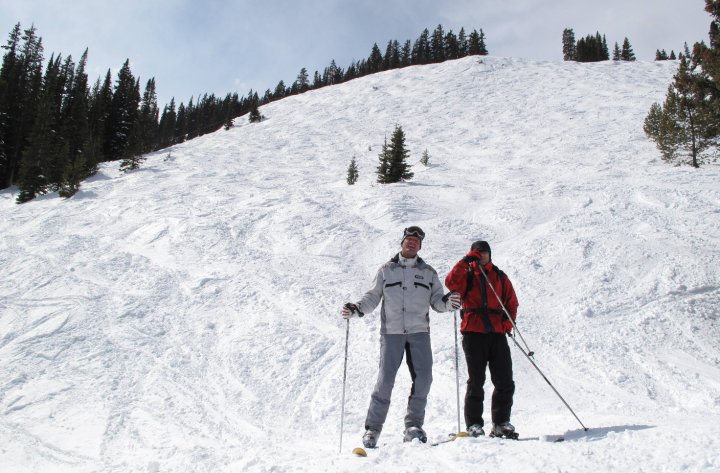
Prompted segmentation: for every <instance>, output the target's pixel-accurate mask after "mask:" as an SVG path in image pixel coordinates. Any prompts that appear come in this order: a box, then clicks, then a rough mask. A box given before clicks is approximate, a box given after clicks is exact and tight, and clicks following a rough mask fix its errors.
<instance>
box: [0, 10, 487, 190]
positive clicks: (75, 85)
mask: <svg viewBox="0 0 720 473" xmlns="http://www.w3.org/2000/svg"><path fill="white" fill-rule="evenodd" d="M2 48H3V49H4V50H5V53H4V55H3V61H2V66H0V189H3V188H7V187H9V186H12V185H17V186H18V188H19V193H18V197H17V201H18V203H22V202H26V201H28V200H30V199H33V198H34V197H35V196H37V195H41V194H44V193H47V192H54V191H57V192H59V193H60V194H61V195H62V196H65V197H69V196H71V195H73V194H74V193H75V192H77V190H78V189H79V186H80V183H81V182H82V180H83V179H85V178H87V177H89V176H91V175H92V174H94V173H95V172H96V171H97V166H98V164H99V163H102V162H107V161H120V162H121V169H123V170H131V169H135V168H137V167H138V166H139V164H140V161H141V156H142V155H143V154H145V153H148V152H151V151H156V150H159V149H163V148H166V147H168V146H172V145H174V144H177V143H181V142H184V141H186V140H190V139H193V138H195V137H197V136H201V135H203V134H205V133H210V132H213V131H216V130H218V129H219V128H221V127H222V126H223V125H224V126H225V127H226V128H229V127H230V126H232V121H233V119H234V118H235V117H238V116H242V115H244V114H246V113H250V114H251V115H250V116H251V118H252V120H251V121H259V119H261V117H260V114H259V112H258V111H257V108H258V106H260V105H263V104H266V103H269V102H272V101H275V100H280V99H282V98H284V97H287V96H290V95H295V94H299V93H303V92H306V91H308V90H312V89H317V88H321V87H325V86H328V85H333V84H338V83H341V82H347V81H349V80H352V79H355V78H358V77H362V76H365V75H368V74H373V73H376V72H381V71H385V70H389V69H395V68H401V67H406V66H411V65H419V64H430V63H437V62H442V61H445V60H450V59H458V58H461V57H465V56H468V55H486V54H488V52H487V47H486V44H485V35H484V33H483V31H482V29H481V30H480V31H479V32H478V31H477V30H473V31H472V32H471V33H470V34H466V33H465V30H464V28H461V29H460V32H459V33H458V34H457V35H456V34H455V33H453V31H452V30H449V31H447V32H445V31H444V29H443V27H442V25H438V26H437V28H435V30H434V31H433V32H432V33H430V31H429V30H428V29H425V30H424V31H423V32H422V33H421V34H420V36H419V37H418V38H417V39H416V40H415V41H414V42H411V41H410V40H407V41H405V42H404V43H403V44H402V45H401V44H400V43H399V42H398V41H397V40H391V41H388V44H387V47H386V48H385V54H382V52H381V51H380V48H379V47H378V46H377V43H376V44H374V45H373V47H372V49H371V52H370V55H369V56H368V57H367V58H366V59H361V60H359V61H353V62H352V63H351V64H350V65H349V66H348V67H347V68H346V69H343V68H340V67H338V66H337V64H336V63H335V61H334V60H332V61H331V63H330V65H329V66H328V67H326V68H325V69H324V71H323V72H322V73H320V72H318V71H315V74H314V76H313V78H312V79H311V78H310V76H309V74H308V72H307V69H306V68H302V69H301V71H300V73H299V74H298V76H297V78H296V80H295V81H293V82H292V84H290V85H289V86H286V85H285V83H284V82H283V81H282V80H281V81H280V82H278V84H277V85H276V87H275V88H274V89H273V90H270V89H267V90H266V92H265V93H264V95H263V96H262V97H260V96H259V95H258V93H257V92H254V91H253V90H250V91H249V92H248V94H247V95H246V96H244V97H239V96H238V94H237V93H232V94H230V93H228V94H227V95H226V96H225V97H224V98H220V97H216V96H215V95H213V94H210V95H208V94H204V95H202V96H200V97H198V98H197V99H195V98H194V97H191V98H190V100H189V101H188V103H187V105H186V104H184V103H182V102H181V103H180V104H179V105H177V104H176V102H175V98H173V99H172V100H171V101H170V103H169V104H167V105H165V106H164V107H163V109H162V112H160V110H159V107H158V104H157V92H156V90H157V89H156V87H157V85H156V83H155V79H154V78H151V79H149V80H148V81H147V82H146V83H145V87H144V89H142V90H143V91H142V93H141V83H140V79H139V78H136V77H135V76H134V75H133V73H132V71H131V69H130V61H129V60H127V61H125V63H124V64H123V66H122V68H121V69H120V70H119V71H118V73H117V75H116V77H115V80H114V81H113V77H112V74H111V72H110V70H108V71H107V74H106V75H105V77H104V78H98V79H97V80H96V81H95V83H94V85H93V86H92V87H90V85H89V82H88V80H89V79H88V75H87V73H86V72H85V67H86V64H87V57H88V51H87V50H85V52H84V53H83V55H82V57H81V58H80V60H79V61H78V62H77V63H75V62H74V60H73V58H72V56H68V57H66V58H63V57H62V54H55V53H53V54H52V56H51V58H50V60H49V61H48V62H47V64H46V65H45V67H44V70H43V61H44V58H43V46H42V38H40V37H39V36H38V35H37V31H36V29H35V28H34V26H33V27H30V28H29V29H25V30H22V29H21V26H20V23H18V24H16V25H15V27H14V28H13V30H12V31H11V32H10V35H9V39H8V41H7V44H6V45H4V46H2Z"/></svg>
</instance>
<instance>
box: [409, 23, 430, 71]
mask: <svg viewBox="0 0 720 473" xmlns="http://www.w3.org/2000/svg"><path fill="white" fill-rule="evenodd" d="M430 58H431V54H430V31H428V29H427V28H425V29H424V30H423V31H422V33H420V36H419V37H418V39H416V40H415V43H414V44H413V49H412V52H411V61H412V63H413V64H429V63H430Z"/></svg>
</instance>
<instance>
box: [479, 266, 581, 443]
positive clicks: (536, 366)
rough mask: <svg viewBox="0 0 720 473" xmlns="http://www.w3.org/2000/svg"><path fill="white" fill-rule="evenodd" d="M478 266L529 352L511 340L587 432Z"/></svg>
mask: <svg viewBox="0 0 720 473" xmlns="http://www.w3.org/2000/svg"><path fill="white" fill-rule="evenodd" d="M477 266H478V268H480V272H482V275H483V276H484V277H485V281H487V283H488V286H490V289H492V293H493V294H494V295H495V298H496V299H497V301H498V302H499V303H500V307H502V310H503V312H505V315H506V316H507V319H508V320H509V321H510V323H511V324H512V326H513V329H514V330H515V333H517V334H518V335H519V336H520V339H521V340H522V342H523V344H525V347H526V348H527V351H525V350H524V349H523V347H521V346H520V344H519V343H518V342H517V340H515V337H514V336H513V335H512V334H510V338H511V339H512V341H513V343H515V346H516V347H518V349H519V350H520V351H521V352H522V354H523V355H525V357H526V358H527V359H528V360H530V363H532V365H533V366H534V367H535V369H536V370H537V371H538V373H540V376H542V378H543V379H544V380H545V381H546V382H547V383H548V385H549V386H550V387H551V388H552V390H553V391H554V392H555V394H557V396H558V397H559V398H560V400H561V401H562V402H563V404H565V407H567V408H568V410H569V411H570V412H571V413H572V415H573V416H574V417H575V419H577V421H578V422H579V423H580V425H581V426H582V428H583V429H584V430H585V431H587V430H588V428H587V427H585V424H583V423H582V421H581V420H580V418H579V417H578V416H577V414H575V411H573V410H572V408H571V407H570V405H569V404H568V403H567V401H565V399H564V398H563V397H562V396H561V395H560V393H559V392H558V390H557V389H555V386H553V385H552V383H551V382H550V380H549V379H547V376H545V374H544V373H543V372H542V371H541V370H540V368H539V367H538V365H536V364H535V360H533V358H532V357H533V355H534V354H535V353H534V352H533V351H532V350H530V347H529V346H528V344H527V342H526V341H525V339H524V338H523V336H522V334H521V333H520V331H519V330H518V328H517V325H515V321H514V320H513V319H512V317H510V313H509V312H508V311H507V309H506V308H505V305H504V304H503V302H502V300H501V299H500V296H498V293H497V291H496V290H495V288H494V287H493V285H492V284H491V283H490V279H488V276H487V274H486V273H485V270H484V269H483V267H482V266H480V265H479V264H478V265H477Z"/></svg>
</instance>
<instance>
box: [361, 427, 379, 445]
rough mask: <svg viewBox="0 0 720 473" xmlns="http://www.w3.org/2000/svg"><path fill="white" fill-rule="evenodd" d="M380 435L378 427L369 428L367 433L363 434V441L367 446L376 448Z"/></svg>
mask: <svg viewBox="0 0 720 473" xmlns="http://www.w3.org/2000/svg"><path fill="white" fill-rule="evenodd" d="M378 437H380V431H379V430H376V429H367V430H366V431H365V435H363V438H362V442H363V446H364V447H365V448H375V446H376V445H377V441H378Z"/></svg>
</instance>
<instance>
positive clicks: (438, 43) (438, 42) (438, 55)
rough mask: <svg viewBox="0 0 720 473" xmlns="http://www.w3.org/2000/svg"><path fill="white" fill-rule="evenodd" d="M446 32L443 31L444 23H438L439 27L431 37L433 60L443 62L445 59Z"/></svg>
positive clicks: (431, 57)
mask: <svg viewBox="0 0 720 473" xmlns="http://www.w3.org/2000/svg"><path fill="white" fill-rule="evenodd" d="M444 39H445V33H444V32H443V27H442V25H437V28H435V30H434V31H433V33H432V36H431V37H430V60H431V61H432V62H443V61H444V60H445V44H444Z"/></svg>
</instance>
